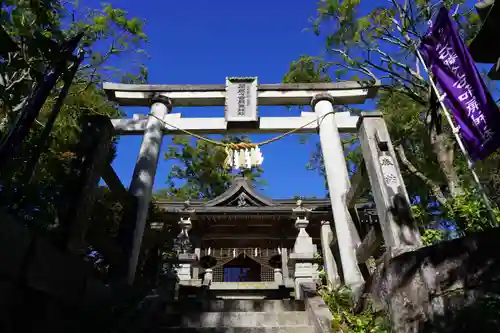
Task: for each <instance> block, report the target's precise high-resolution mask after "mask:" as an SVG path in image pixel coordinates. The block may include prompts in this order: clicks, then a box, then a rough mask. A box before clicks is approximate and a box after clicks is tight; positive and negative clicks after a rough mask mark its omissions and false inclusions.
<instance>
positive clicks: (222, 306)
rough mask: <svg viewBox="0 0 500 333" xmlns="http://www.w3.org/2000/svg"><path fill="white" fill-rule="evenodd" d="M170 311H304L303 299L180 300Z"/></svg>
mask: <svg viewBox="0 0 500 333" xmlns="http://www.w3.org/2000/svg"><path fill="white" fill-rule="evenodd" d="M171 311H172V312H174V313H175V312H179V313H185V312H285V311H305V305H304V302H303V301H297V300H290V299H283V300H261V299H217V300H205V301H198V300H193V299H186V300H181V301H179V302H178V303H174V304H173V305H172V306H171Z"/></svg>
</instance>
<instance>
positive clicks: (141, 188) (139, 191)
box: [127, 96, 170, 284]
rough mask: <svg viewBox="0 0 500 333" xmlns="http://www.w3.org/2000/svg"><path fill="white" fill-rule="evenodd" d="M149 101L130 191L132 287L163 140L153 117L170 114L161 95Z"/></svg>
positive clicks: (157, 121) (128, 280)
mask: <svg viewBox="0 0 500 333" xmlns="http://www.w3.org/2000/svg"><path fill="white" fill-rule="evenodd" d="M152 102H153V105H152V106H151V114H153V115H154V116H155V117H152V116H149V119H148V122H147V124H146V129H145V130H144V136H143V139H142V144H141V148H140V151H139V157H138V159H137V162H136V165H135V169H134V174H133V176H132V181H131V183H130V188H129V191H130V193H131V194H132V195H133V196H134V197H135V199H136V211H135V219H134V220H135V221H134V223H133V232H132V237H131V238H132V242H131V243H132V244H131V246H130V247H131V253H130V259H129V263H128V267H127V269H128V274H127V282H128V283H129V284H132V283H133V282H134V278H135V272H136V269H137V263H138V260H139V253H140V251H141V245H142V238H143V235H144V228H145V227H146V220H147V217H148V212H149V207H150V204H151V195H152V193H153V183H154V180H155V175H156V168H157V167H158V159H159V157H160V149H161V144H162V140H163V123H162V122H161V121H160V120H159V119H157V118H156V117H158V118H160V119H163V117H164V116H165V115H166V114H167V113H168V112H169V107H170V101H169V100H168V98H166V97H163V96H158V97H155V98H154V99H153V100H152Z"/></svg>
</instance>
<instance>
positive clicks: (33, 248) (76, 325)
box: [0, 215, 112, 333]
mask: <svg viewBox="0 0 500 333" xmlns="http://www.w3.org/2000/svg"><path fill="white" fill-rule="evenodd" d="M0 220H1V223H0V295H1V297H0V331H1V332H6V333H9V332H35V331H36V332H53V333H54V332H83V331H89V330H92V331H94V332H96V331H98V332H99V331H102V330H105V327H106V324H107V323H106V321H107V320H109V318H110V317H111V316H108V315H107V314H108V313H110V311H111V308H112V306H111V303H110V302H111V299H112V297H111V293H110V290H109V289H108V288H107V287H106V286H104V285H103V284H102V283H100V282H99V281H97V280H95V279H94V278H92V277H91V268H90V267H88V266H87V265H86V263H85V262H84V261H83V260H82V259H81V258H76V257H73V256H71V255H69V254H63V253H61V252H60V251H59V250H58V249H56V248H55V247H54V246H53V245H52V244H51V243H49V242H48V241H47V240H46V239H44V237H42V236H40V235H36V234H34V233H33V232H32V231H30V230H28V229H27V228H25V227H23V226H22V225H20V224H19V223H17V221H14V220H12V219H11V218H9V217H7V216H5V215H2V216H1V217H0Z"/></svg>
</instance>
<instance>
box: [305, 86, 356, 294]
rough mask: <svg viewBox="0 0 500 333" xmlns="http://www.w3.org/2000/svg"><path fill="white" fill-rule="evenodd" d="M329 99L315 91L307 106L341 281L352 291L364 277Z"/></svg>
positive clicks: (341, 151) (341, 153)
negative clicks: (314, 120) (313, 118)
mask: <svg viewBox="0 0 500 333" xmlns="http://www.w3.org/2000/svg"><path fill="white" fill-rule="evenodd" d="M333 102H334V101H333V97H332V96H331V95H329V94H318V95H316V96H315V97H314V98H313V99H312V101H311V105H312V107H313V109H314V112H316V114H317V116H318V119H319V138H320V143H321V152H322V154H323V161H324V165H325V174H326V180H327V183H328V192H329V194H330V201H331V205H332V212H333V219H334V222H335V232H336V235H337V242H338V245H339V250H340V260H341V266H342V272H343V273H344V274H343V275H344V282H345V284H346V285H347V286H349V287H351V288H353V290H355V291H356V290H357V289H358V288H359V287H361V286H362V285H363V283H364V279H363V276H362V274H361V271H360V269H359V267H358V261H357V259H356V245H357V244H356V239H355V237H354V235H353V228H352V227H353V226H351V224H352V223H353V222H352V220H351V216H350V215H349V212H348V210H347V206H346V202H345V198H346V195H347V192H348V190H349V174H348V172H347V165H346V162H345V156H344V150H343V148H342V142H341V140H340V134H339V130H338V128H337V123H336V121H335V114H334V111H333Z"/></svg>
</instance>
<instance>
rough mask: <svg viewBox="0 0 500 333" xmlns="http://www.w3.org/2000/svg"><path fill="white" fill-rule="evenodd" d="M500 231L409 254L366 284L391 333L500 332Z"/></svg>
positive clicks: (392, 261)
mask: <svg viewBox="0 0 500 333" xmlns="http://www.w3.org/2000/svg"><path fill="white" fill-rule="evenodd" d="M498 244H500V229H494V230H489V231H486V232H482V233H477V234H473V235H469V236H466V237H462V238H459V239H455V240H452V241H446V242H442V243H439V244H437V245H433V246H428V247H424V248H420V249H417V250H414V251H409V252H405V253H403V254H400V255H398V256H395V257H393V258H392V259H390V260H386V262H382V263H380V264H379V266H378V269H377V270H376V272H375V274H374V275H373V276H372V278H371V280H370V281H368V283H367V290H370V291H371V294H372V295H373V296H374V298H375V300H376V304H378V305H379V306H383V307H384V308H386V309H387V310H388V311H389V314H390V321H391V326H392V332H398V333H400V332H401V333H402V332H412V333H416V332H440V333H445V332H500V315H499V314H500V251H499V245H498Z"/></svg>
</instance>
